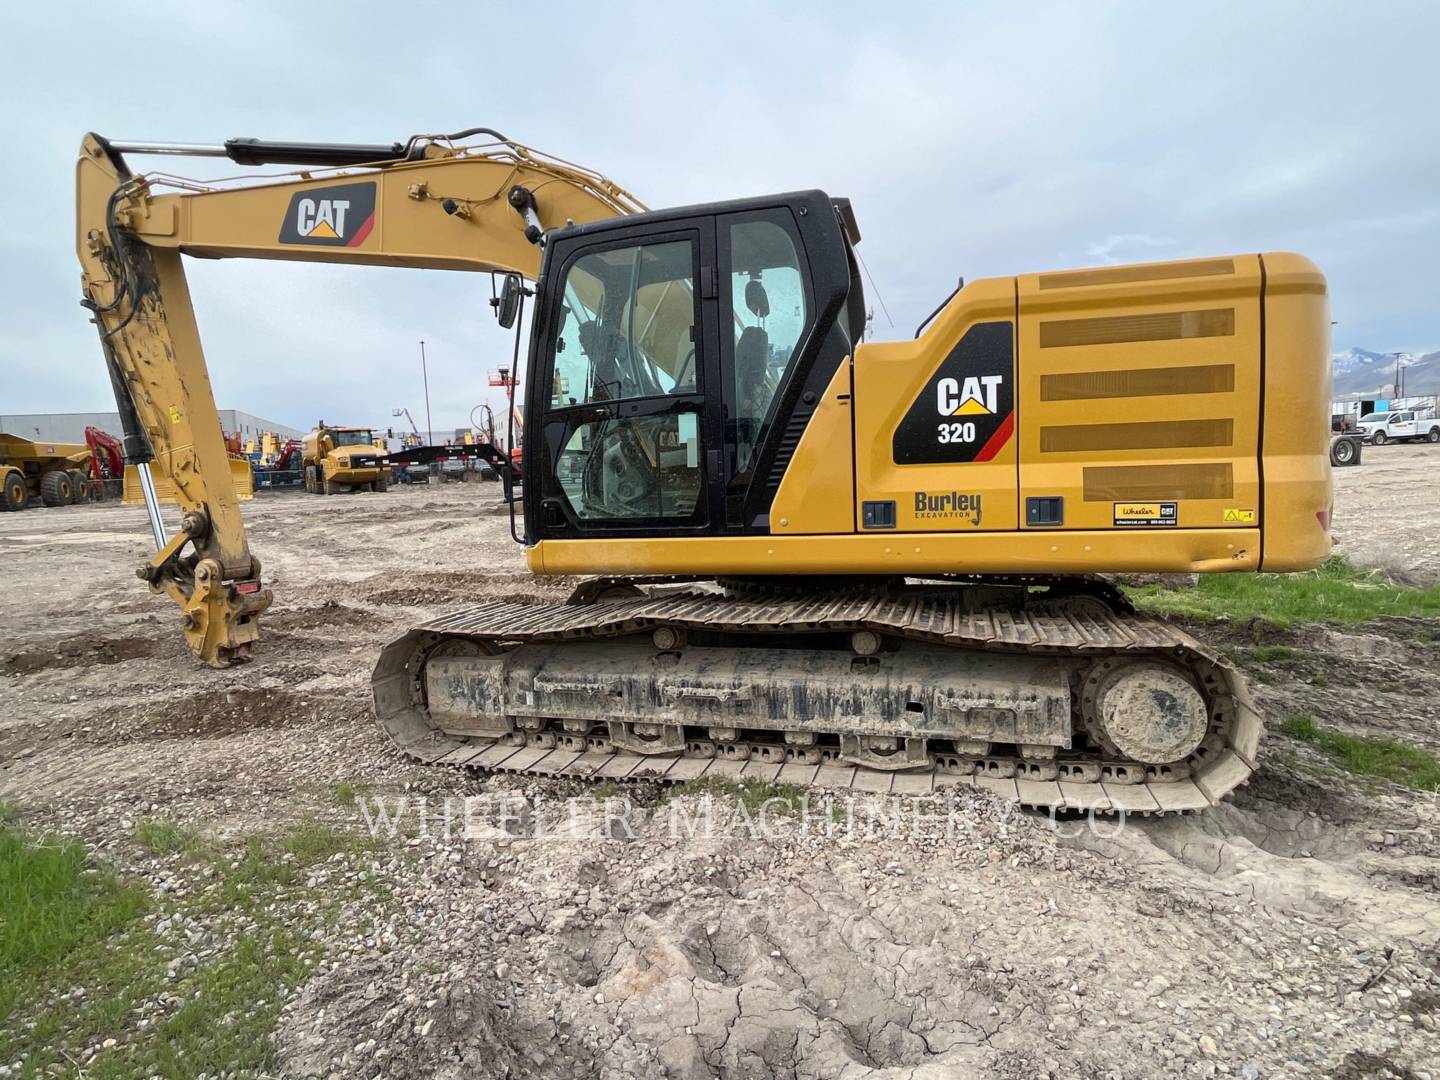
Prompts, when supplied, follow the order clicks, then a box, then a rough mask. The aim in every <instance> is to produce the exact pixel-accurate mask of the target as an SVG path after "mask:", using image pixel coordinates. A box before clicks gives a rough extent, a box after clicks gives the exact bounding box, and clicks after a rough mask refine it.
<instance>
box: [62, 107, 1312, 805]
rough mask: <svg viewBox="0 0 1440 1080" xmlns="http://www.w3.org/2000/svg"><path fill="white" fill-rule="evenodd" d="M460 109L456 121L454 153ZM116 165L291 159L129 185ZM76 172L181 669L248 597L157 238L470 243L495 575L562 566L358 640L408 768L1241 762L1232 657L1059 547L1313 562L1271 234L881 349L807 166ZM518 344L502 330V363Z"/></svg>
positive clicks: (450, 139) (1136, 797)
mask: <svg viewBox="0 0 1440 1080" xmlns="http://www.w3.org/2000/svg"><path fill="white" fill-rule="evenodd" d="M476 134H483V135H486V136H489V137H491V138H492V139H493V140H494V141H493V142H490V143H486V144H482V145H478V146H469V145H460V140H461V139H462V138H464V137H469V136H474V135H476ZM127 153H131V154H147V153H164V154H171V153H205V154H213V155H217V156H219V155H223V156H228V157H230V158H231V159H232V160H235V161H237V162H239V163H241V164H247V165H258V164H289V165H295V166H301V167H303V171H299V172H297V173H295V174H293V175H289V176H283V177H279V178H276V177H274V176H270V177H266V178H264V179H261V180H259V181H258V182H240V183H232V184H225V185H214V186H206V185H202V184H195V183H190V184H187V185H185V186H184V187H182V188H180V189H178V190H176V191H173V192H163V191H162V190H161V189H162V188H163V186H164V185H166V184H169V183H172V181H171V180H170V178H168V177H160V176H157V177H146V176H135V175H133V174H132V173H131V172H130V171H129V168H128V165H127V164H126V160H125V156H124V155H125V154H127ZM78 183H79V194H78V200H77V205H78V213H79V220H78V222H77V248H78V251H79V255H80V260H81V263H82V268H83V279H84V283H85V297H86V303H87V305H88V306H89V307H90V308H91V310H92V312H93V313H94V314H95V317H96V321H97V324H98V326H99V328H100V332H101V340H102V345H103V349H104V351H105V355H106V360H107V365H108V366H109V368H110V371H111V376H112V382H113V383H114V385H115V388H116V394H117V403H118V404H119V405H120V408H121V414H122V420H125V421H126V424H125V427H126V434H127V440H126V441H127V454H133V455H134V456H137V457H140V458H142V459H143V458H144V457H146V452H147V450H148V452H149V455H148V456H149V457H150V458H151V459H153V461H154V462H156V463H158V465H159V467H160V469H161V471H162V473H164V474H166V475H169V476H171V477H172V478H173V479H174V480H175V489H176V490H177V492H179V494H180V496H181V501H182V505H183V506H185V507H186V514H185V517H184V524H183V526H182V530H181V531H180V533H177V534H176V535H174V536H173V537H171V538H170V539H169V541H168V542H165V543H163V544H161V545H160V550H159V551H158V552H157V554H156V555H155V557H154V558H153V559H151V560H150V561H149V562H148V563H147V564H146V566H145V567H144V568H142V576H145V577H147V579H148V580H150V581H151V583H152V585H154V586H155V587H156V588H157V589H159V590H161V591H165V592H167V593H168V594H169V595H170V596H171V598H172V600H174V601H175V602H176V603H177V605H179V606H180V607H181V609H182V619H183V621H184V622H185V626H186V633H187V636H188V637H189V638H190V641H191V644H192V646H193V647H194V648H195V651H196V653H197V655H199V656H200V657H201V658H202V659H204V660H206V661H207V662H209V663H212V664H216V665H223V664H225V663H229V662H232V661H234V660H237V659H243V658H245V657H247V656H248V655H249V652H250V646H251V644H252V643H253V642H254V641H255V640H256V638H257V637H258V623H259V617H260V615H261V614H262V613H263V611H264V609H265V607H267V606H268V604H269V602H270V595H269V591H268V590H267V589H264V588H263V585H262V582H261V580H260V574H259V565H258V561H256V560H255V559H254V557H253V556H252V555H251V554H250V552H249V550H248V547H247V545H246V542H245V536H244V530H243V525H242V523H241V520H240V516H239V509H238V504H237V503H236V500H235V496H234V492H233V490H230V489H229V485H226V484H224V483H222V479H223V477H224V475H225V472H224V466H223V464H222V462H223V453H224V445H223V439H222V436H221V433H220V430H219V425H218V421H217V420H216V418H215V413H214V403H213V399H212V397H211V395H210V389H209V381H208V375H207V374H206V371H205V366H204V360H203V355H202V353H201V349H200V342H199V337H198V333H197V331H196V329H195V321H194V315H193V312H192V311H191V309H190V302H189V296H188V292H187V291H186V289H185V283H184V276H183V269H182V265H181V256H182V255H184V254H189V255H196V256H201V257H208V258H225V257H246V258H259V259H291V260H302V261H326V262H339V263H354V264H368V265H388V266H424V267H431V268H441V269H453V270H468V271H480V272H485V271H489V272H492V273H500V274H504V275H505V281H504V287H503V288H501V289H497V291H496V294H495V296H494V299H493V300H492V304H493V305H494V306H495V308H496V312H497V316H498V317H499V319H500V321H501V324H502V325H503V326H505V327H507V328H508V327H513V326H517V325H520V322H521V320H520V319H519V315H520V314H521V313H522V312H523V309H524V306H525V304H526V302H527V300H528V298H530V297H533V309H532V311H531V318H530V339H529V349H528V359H527V360H526V361H525V366H524V371H523V378H521V379H520V380H519V381H520V382H521V383H523V385H525V386H526V387H527V393H526V399H525V402H524V406H523V410H524V412H523V420H524V423H523V438H524V444H523V460H524V482H523V493H522V494H520V495H517V496H516V497H515V498H514V499H513V500H512V503H511V505H512V508H513V509H514V512H515V513H516V516H517V518H521V517H523V530H524V534H523V541H524V543H525V544H526V547H527V555H528V559H529V564H530V566H531V568H532V569H533V570H534V571H535V572H537V573H541V574H581V575H599V576H598V577H596V578H594V579H593V580H592V581H590V582H587V583H585V584H583V585H582V586H581V587H580V588H579V589H578V590H577V592H576V595H575V597H573V598H572V602H571V603H570V604H567V605H557V606H552V607H545V606H534V605H511V604H504V603H487V604H482V605H480V606H478V607H474V608H469V609H465V610H463V611H460V612H457V613H455V614H454V615H451V616H446V617H444V618H441V619H437V620H434V621H433V622H431V623H427V624H425V625H423V626H421V627H417V628H416V629H415V630H413V631H411V632H410V633H409V634H406V635H404V636H403V637H402V638H400V639H398V640H397V641H395V642H393V643H391V645H389V646H387V647H386V649H385V650H384V651H383V652H382V655H381V658H380V660H379V663H378V664H377V667H376V670H375V675H374V679H373V687H374V696H375V707H376V712H377V715H378V716H379V719H380V721H381V723H382V724H383V725H384V727H385V729H386V731H387V732H388V733H389V734H390V736H391V737H392V739H393V740H394V741H395V744H396V745H397V746H398V747H399V748H400V749H401V750H403V751H404V752H405V753H407V754H409V755H410V756H412V757H414V758H416V759H418V760H422V761H443V762H446V763H450V764H463V765H468V766H473V767H479V768H498V769H506V770H511V771H517V772H537V773H555V772H566V773H576V774H579V775H586V776H591V775H593V776H601V777H606V778H611V779H619V778H624V777H631V776H633V777H640V776H655V777H660V778H663V779H667V780H681V779H690V778H693V777H696V776H701V775H762V776H765V777H769V778H774V777H776V776H779V777H781V778H784V779H795V780H797V781H799V782H803V783H818V784H824V785H826V786H836V787H851V786H854V787H861V788H864V789H865V790H884V791H888V790H892V788H893V789H895V790H906V791H915V792H920V791H931V790H934V789H936V788H939V787H942V786H944V785H945V784H949V783H961V782H963V783H974V784H979V785H981V786H990V787H994V788H995V790H997V791H999V792H1000V793H1002V794H1005V795H1008V796H1009V797H1012V798H1018V799H1020V800H1021V801H1022V802H1028V803H1032V804H1034V805H1042V806H1069V807H1074V808H1079V809H1089V810H1097V809H1105V810H1121V811H1131V810H1136V811H1143V812H1174V811H1185V810H1194V809H1201V808H1203V807H1205V806H1209V805H1213V804H1214V803H1215V802H1216V801H1218V800H1219V799H1221V798H1223V797H1224V796H1225V794H1226V793H1227V792H1229V791H1230V790H1232V789H1233V788H1234V787H1235V786H1236V785H1238V784H1239V783H1242V782H1243V781H1244V780H1245V779H1246V777H1248V776H1249V775H1250V773H1251V772H1252V771H1253V769H1254V768H1255V762H1256V760H1257V755H1258V751H1259V744H1260V736H1261V729H1262V723H1261V720H1260V716H1259V713H1258V712H1257V710H1256V709H1255V706H1254V703H1253V702H1252V701H1251V699H1250V696H1249V694H1248V691H1247V690H1246V688H1245V685H1244V681H1243V679H1242V678H1241V677H1240V675H1239V673H1238V672H1237V671H1236V670H1235V668H1234V666H1233V665H1232V664H1230V663H1229V661H1228V660H1227V659H1226V658H1225V657H1223V656H1222V655H1220V654H1218V653H1216V652H1215V651H1214V650H1210V649H1207V648H1206V647H1205V646H1203V645H1201V644H1200V643H1199V642H1196V641H1194V640H1193V639H1191V638H1190V637H1188V636H1187V635H1185V634H1184V633H1183V632H1181V631H1179V630H1177V629H1176V628H1174V627H1171V626H1168V625H1167V624H1165V623H1163V622H1161V621H1158V620H1155V619H1151V618H1147V617H1145V616H1142V615H1139V614H1136V613H1135V612H1134V611H1133V610H1132V609H1131V608H1130V607H1129V605H1128V602H1127V601H1126V600H1125V598H1124V596H1123V594H1122V593H1121V592H1120V591H1119V590H1118V589H1116V588H1115V587H1114V586H1113V585H1111V584H1110V583H1108V582H1106V581H1104V580H1103V579H1100V578H1099V577H1097V576H1096V575H1099V574H1102V573H1112V572H1123V571H1159V572H1199V573H1214V572H1254V571H1262V570H1263V571H1275V572H1288V571H1297V570H1304V569H1307V568H1310V567H1313V566H1316V565H1318V564H1319V563H1320V562H1321V561H1323V560H1324V558H1325V557H1326V556H1327V555H1328V553H1329V550H1330V537H1329V517H1330V509H1331V487H1330V472H1329V469H1330V465H1329V457H1328V434H1327V428H1328V423H1327V421H1328V417H1329V390H1330V375H1329V326H1330V323H1329V317H1328V306H1327V305H1328V300H1327V293H1326V285H1325V280H1324V278H1323V276H1322V275H1321V274H1320V272H1319V271H1318V269H1317V268H1316V267H1315V266H1314V265H1313V264H1311V263H1310V262H1309V261H1308V260H1306V259H1305V258H1303V257H1302V256H1299V255H1294V254H1287V253H1268V254H1254V253H1252V254H1238V255H1231V256H1221V257H1213V258H1205V259H1191V260H1183V261H1175V262H1161V263H1146V264H1138V265H1133V266H1111V267H1103V268H1093V269H1078V270H1070V271H1051V272H1042V273H1027V274H1020V275H1016V276H1012V277H1003V278H990V279H985V280H980V281H975V282H972V283H970V284H969V285H965V286H963V287H961V288H958V289H957V290H956V292H955V293H954V294H952V296H951V297H950V298H949V299H948V300H947V301H946V302H945V303H943V304H942V305H941V306H940V308H938V309H937V311H936V312H935V314H934V315H933V316H932V317H931V319H929V320H927V325H925V326H923V327H922V328H921V330H920V331H917V333H916V336H915V337H914V339H913V340H909V341H897V342H884V343H877V342H870V341H867V340H865V337H866V320H865V303H864V295H863V286H862V283H861V277H860V274H859V269H858V264H857V259H856V254H855V245H856V244H858V242H859V240H860V233H859V228H858V225H857V224H856V221H855V215H854V213H853V211H852V209H851V207H850V204H849V202H848V201H847V200H844V199H832V198H831V197H830V196H828V195H826V194H825V193H824V192H820V191H798V192H789V193H783V194H777V195H771V196H762V197H757V198H751V199H743V200H734V201H728V202H722V203H710V204H704V205H701V206H693V207H679V208H675V209H671V210H662V211H649V210H647V209H646V208H645V207H644V206H643V204H641V203H639V201H638V200H636V199H634V197H633V196H631V195H629V194H628V193H627V192H625V190H624V189H623V188H620V187H619V186H618V185H616V184H614V183H613V182H611V181H609V180H607V179H606V178H605V177H603V176H601V175H600V174H598V173H595V172H593V171H590V170H587V169H584V168H581V167H579V166H575V165H573V164H570V163H568V162H563V161H560V160H558V159H554V158H550V157H548V156H546V155H543V154H540V153H538V152H536V151H533V150H531V149H529V148H527V147H524V146H522V145H520V144H518V143H514V142H511V141H510V140H506V139H504V138H503V137H501V136H498V135H497V134H496V133H494V132H492V131H489V130H488V129H471V130H470V131H467V132H462V133H457V134H456V135H454V136H416V137H414V138H412V139H411V140H409V141H408V142H407V143H404V144H400V143H396V144H393V145H390V146H358V147H357V146H337V145H334V144H291V143H262V142H259V141H256V140H231V141H230V142H228V143H226V144H224V146H216V147H212V148H198V149H197V148H195V147H193V146H187V147H178V148H177V147H171V146H168V145H165V144H125V145H122V144H113V143H109V142H107V141H106V140H103V139H100V138H99V137H97V136H93V135H91V136H87V137H86V139H85V141H84V143H83V144H82V148H81V157H80V162H79V167H78ZM522 278H523V279H526V280H528V281H530V282H533V288H527V287H526V286H524V285H523V284H522V283H521V279H522ZM519 353H520V336H519V332H518V331H517V336H516V356H515V360H514V361H513V362H512V363H513V367H512V369H511V370H512V371H513V372H514V373H515V374H516V375H517V376H519V375H521V374H522V373H521V370H520V368H521V358H520V356H519ZM154 356H164V357H165V358H166V362H164V363H160V364H156V363H153V362H151V361H150V360H149V359H148V358H150V357H154ZM510 385H511V387H512V390H513V380H512V382H511V384H510ZM357 438H358V436H357ZM364 441H365V442H366V443H367V446H366V447H364V448H363V449H364V450H365V451H366V452H369V451H370V450H371V449H372V448H370V447H369V446H368V441H369V440H368V435H367V436H366V438H365V440H364ZM132 447H134V448H135V449H134V450H132ZM351 449H352V450H357V451H358V450H359V449H360V448H356V447H352V448H351ZM307 454H308V451H307ZM316 459H317V462H318V461H319V460H320V458H319V455H318V448H317V454H316ZM308 461H309V457H307V462H308ZM496 462H497V463H498V467H499V468H500V469H502V470H504V471H505V473H506V478H507V485H509V484H513V482H514V481H515V480H516V479H517V474H516V472H515V470H514V466H513V462H514V459H505V460H502V459H501V458H499V457H497V458H496ZM142 467H143V466H142ZM314 479H315V481H316V482H319V483H328V481H326V474H324V473H323V472H317V474H316V476H315V478H314ZM152 520H153V515H152ZM516 526H517V527H518V526H519V522H518V521H517V522H516ZM517 538H518V537H517ZM159 539H161V538H160V537H159V534H158V531H157V541H158V540H159ZM187 545H193V546H194V547H195V549H196V553H197V556H198V559H197V560H196V561H194V562H193V564H192V562H190V561H186V560H181V559H180V558H179V553H180V551H181V549H182V548H184V547H185V546H187Z"/></svg>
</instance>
